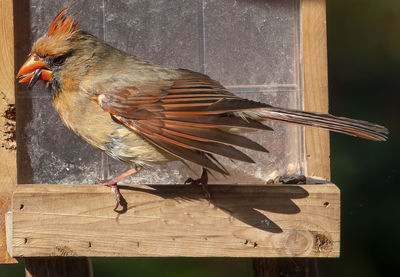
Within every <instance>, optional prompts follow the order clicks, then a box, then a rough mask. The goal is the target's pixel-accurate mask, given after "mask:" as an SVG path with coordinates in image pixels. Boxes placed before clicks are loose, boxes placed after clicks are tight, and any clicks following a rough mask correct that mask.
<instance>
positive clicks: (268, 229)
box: [7, 184, 340, 257]
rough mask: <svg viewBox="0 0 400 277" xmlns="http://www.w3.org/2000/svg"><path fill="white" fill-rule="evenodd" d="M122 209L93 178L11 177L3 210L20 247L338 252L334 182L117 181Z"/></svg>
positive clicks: (42, 250)
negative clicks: (30, 180)
mask: <svg viewBox="0 0 400 277" xmlns="http://www.w3.org/2000/svg"><path fill="white" fill-rule="evenodd" d="M121 192H122V194H123V196H124V197H125V199H126V201H127V205H126V209H125V210H123V211H120V212H119V213H118V212H115V211H113V208H114V206H115V200H114V196H113V195H112V193H111V191H110V189H109V188H107V187H103V186H99V185H74V186H73V185H19V186H18V187H17V189H16V190H15V192H14V194H13V199H12V200H13V201H12V210H11V211H10V212H9V213H8V215H7V225H8V229H7V241H8V251H9V252H10V254H11V255H12V256H14V257H20V256H195V257H201V256H215V257H217V256H219V257H225V256H229V257H338V256H339V246H340V233H339V230H340V191H339V189H338V188H337V187H336V186H335V185H334V184H322V185H265V186H233V185H214V186H210V192H211V194H212V200H211V201H210V202H209V201H207V200H206V199H204V197H203V193H202V191H201V189H200V188H199V187H195V186H183V185H168V186H162V185H158V186H144V185H134V186H133V185H132V186H123V187H122V189H121Z"/></svg>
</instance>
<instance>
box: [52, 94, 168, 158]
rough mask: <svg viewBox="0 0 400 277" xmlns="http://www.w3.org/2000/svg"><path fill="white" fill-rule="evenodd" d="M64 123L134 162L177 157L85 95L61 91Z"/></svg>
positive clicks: (59, 105)
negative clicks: (131, 128) (149, 141)
mask: <svg viewBox="0 0 400 277" xmlns="http://www.w3.org/2000/svg"><path fill="white" fill-rule="evenodd" d="M53 104H54V107H55V108H56V110H57V112H58V113H59V115H60V118H61V120H62V121H63V123H64V124H65V125H66V126H67V127H68V128H70V129H71V130H72V131H74V132H75V133H76V134H77V135H78V136H80V137H81V138H82V139H84V140H85V141H86V142H88V143H89V144H91V145H93V146H94V147H96V148H98V149H100V150H102V151H104V152H105V153H106V154H108V155H109V156H111V157H113V158H115V159H118V160H121V161H124V162H127V163H132V164H139V165H145V164H160V163H166V162H168V161H170V160H173V159H174V158H173V157H172V156H171V155H169V154H168V153H165V152H164V151H162V150H160V149H158V148H156V147H155V146H153V145H152V144H150V143H148V142H147V141H146V140H144V139H143V138H142V137H141V136H140V135H138V134H136V133H135V132H133V131H131V130H130V129H128V128H127V127H125V125H123V124H121V123H119V122H116V121H115V120H114V119H112V117H111V115H110V114H109V113H108V112H105V111H104V110H103V109H101V108H100V107H99V106H98V105H97V104H96V103H94V102H92V101H91V100H89V99H88V98H86V97H85V96H80V95H79V94H78V93H76V94H75V93H74V94H73V97H71V96H69V97H67V96H66V93H63V94H60V95H59V96H58V97H57V98H55V99H53Z"/></svg>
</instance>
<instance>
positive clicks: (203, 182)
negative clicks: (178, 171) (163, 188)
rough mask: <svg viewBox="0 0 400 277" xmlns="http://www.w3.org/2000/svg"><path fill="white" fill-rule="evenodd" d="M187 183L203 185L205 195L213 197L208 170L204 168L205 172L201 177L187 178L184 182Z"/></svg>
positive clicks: (208, 197) (209, 197)
mask: <svg viewBox="0 0 400 277" xmlns="http://www.w3.org/2000/svg"><path fill="white" fill-rule="evenodd" d="M184 184H185V185H187V184H190V185H196V186H201V188H202V189H203V191H204V196H205V197H206V198H207V199H208V200H210V199H211V194H210V192H209V191H208V175H207V170H206V169H204V168H203V173H202V174H201V177H200V178H199V179H196V180H195V179H192V178H190V177H189V178H187V180H186V181H185V183H184Z"/></svg>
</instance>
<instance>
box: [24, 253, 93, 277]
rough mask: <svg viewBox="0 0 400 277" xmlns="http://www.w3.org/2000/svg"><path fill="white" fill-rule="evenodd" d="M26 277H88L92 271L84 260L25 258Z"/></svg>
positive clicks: (86, 260) (74, 258) (72, 258)
mask: <svg viewBox="0 0 400 277" xmlns="http://www.w3.org/2000/svg"><path fill="white" fill-rule="evenodd" d="M25 274H26V277H47V276H54V277H69V276H74V277H88V276H92V269H91V266H90V264H89V263H88V259H86V258H76V257H69V258H59V257H52V258H47V257H46V258H41V257H36V258H27V259H25Z"/></svg>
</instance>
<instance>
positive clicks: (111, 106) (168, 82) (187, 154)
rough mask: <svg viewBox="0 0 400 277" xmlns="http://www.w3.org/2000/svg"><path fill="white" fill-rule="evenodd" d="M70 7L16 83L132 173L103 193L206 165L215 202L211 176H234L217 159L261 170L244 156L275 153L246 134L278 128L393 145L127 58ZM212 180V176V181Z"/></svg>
mask: <svg viewBox="0 0 400 277" xmlns="http://www.w3.org/2000/svg"><path fill="white" fill-rule="evenodd" d="M74 15H75V14H73V13H70V6H67V7H64V8H62V9H61V10H60V11H59V12H58V13H57V15H56V16H55V17H54V19H53V20H52V22H51V23H50V25H49V27H48V30H47V32H46V33H45V34H44V35H43V36H42V37H40V38H39V39H38V40H37V41H35V42H34V44H33V46H32V50H31V53H30V56H29V58H28V59H27V60H26V62H25V63H24V64H23V65H22V66H21V68H20V70H19V71H18V73H17V79H18V80H19V82H20V83H24V82H29V83H28V87H29V88H32V87H33V86H34V85H35V84H36V83H37V82H38V81H39V80H41V81H43V82H45V85H46V87H47V88H48V90H49V92H50V95H51V101H52V103H53V106H54V108H55V110H56V111H57V112H58V114H59V116H60V118H61V120H62V122H63V123H64V124H65V126H67V127H68V128H69V129H71V130H72V131H73V132H75V133H76V134H77V135H78V136H79V137H81V138H82V139H83V140H85V141H86V142H88V143H89V144H91V145H92V146H94V147H95V148H97V149H99V150H100V151H102V152H104V153H106V154H108V155H109V156H111V157H112V158H114V159H117V160H120V161H122V162H125V163H128V164H129V165H130V166H131V168H130V169H129V170H127V171H125V172H123V173H122V174H119V175H117V176H115V177H113V178H111V179H109V180H98V181H97V183H100V184H103V185H106V186H109V187H111V189H112V191H113V192H114V194H115V198H116V201H117V206H118V203H120V202H121V201H122V200H121V199H122V198H123V197H122V195H121V193H120V191H119V188H118V185H117V183H118V182H119V181H120V180H121V179H123V178H125V177H126V176H129V175H132V174H135V173H137V172H138V171H140V170H141V169H142V168H143V167H144V166H156V165H159V164H164V163H168V162H170V161H175V160H180V161H181V162H183V163H184V164H188V162H191V163H194V164H197V165H200V166H201V167H202V173H201V176H200V178H198V179H192V178H188V179H187V181H186V182H185V183H189V184H195V185H200V186H202V188H203V190H204V192H205V195H206V197H207V198H209V197H210V193H209V191H208V188H207V185H208V174H209V173H211V172H218V173H220V174H222V175H225V176H226V175H229V172H228V170H227V169H226V168H225V167H224V165H223V164H222V163H221V162H219V161H218V156H222V157H227V158H230V159H232V160H238V161H243V162H248V163H254V161H253V159H252V158H251V156H249V155H247V154H245V153H243V152H242V151H241V150H239V149H238V148H237V147H241V148H245V149H250V150H254V151H261V152H265V153H268V150H267V149H266V148H265V147H263V146H262V145H260V144H259V143H257V142H255V141H253V140H251V139H249V138H247V137H246V135H245V134H246V133H247V132H253V131H259V132H261V131H272V129H271V128H270V127H268V126H267V125H266V124H265V123H266V122H268V121H278V122H282V123H291V124H298V125H305V126H313V127H318V128H323V129H328V130H330V131H335V132H339V133H343V134H347V135H352V136H357V137H361V138H364V139H369V140H374V141H385V140H387V138H388V134H389V131H388V129H387V128H385V127H384V126H380V125H378V124H374V123H370V122H367V121H362V120H355V119H349V118H345V117H337V116H334V115H331V114H324V113H317V112H308V111H301V110H294V109H287V108H282V107H275V106H271V105H269V104H267V103H262V102H256V101H252V100H249V99H244V98H241V97H239V96H236V95H235V94H233V93H231V92H230V91H229V90H228V89H227V88H225V87H224V86H223V85H221V84H220V83H219V82H218V81H216V80H213V79H212V78H210V77H209V76H207V75H205V74H202V73H199V72H195V71H191V70H187V69H180V68H171V67H165V66H162V65H158V64H154V63H151V62H149V61H146V60H143V59H140V58H139V57H136V56H133V55H129V54H127V53H125V52H123V51H121V50H118V49H116V48H114V47H112V46H110V45H109V44H107V43H105V42H104V41H103V40H101V39H99V38H97V37H95V36H93V35H91V34H90V33H88V32H86V31H84V30H81V29H80V26H79V22H78V21H75V19H74ZM211 174H212V173H211Z"/></svg>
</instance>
